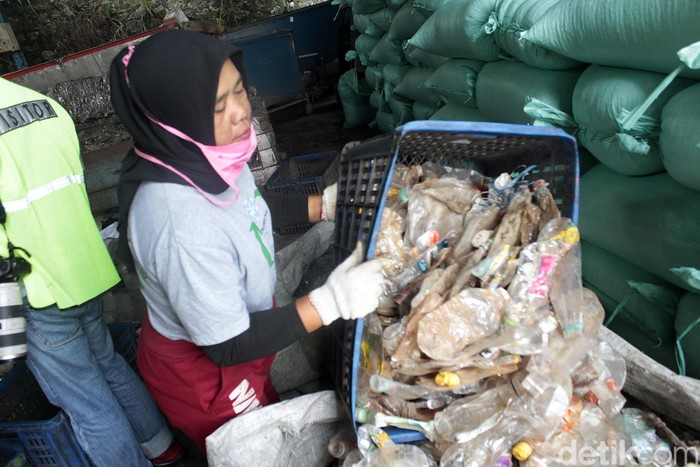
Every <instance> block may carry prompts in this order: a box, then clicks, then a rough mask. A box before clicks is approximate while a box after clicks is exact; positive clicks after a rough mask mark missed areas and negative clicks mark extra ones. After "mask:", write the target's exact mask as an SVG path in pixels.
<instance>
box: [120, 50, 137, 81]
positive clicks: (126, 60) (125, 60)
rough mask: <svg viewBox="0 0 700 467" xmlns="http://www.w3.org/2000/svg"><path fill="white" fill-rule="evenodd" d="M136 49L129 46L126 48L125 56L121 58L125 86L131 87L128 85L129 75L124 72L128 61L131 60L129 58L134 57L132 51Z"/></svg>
mask: <svg viewBox="0 0 700 467" xmlns="http://www.w3.org/2000/svg"><path fill="white" fill-rule="evenodd" d="M135 49H136V47H134V46H133V45H130V46H129V47H127V50H128V52H127V53H126V55H124V56H123V57H122V63H123V64H124V79H125V80H126V85H127V86H129V87H131V84H129V74H128V73H127V72H126V68H127V66H128V65H129V61H130V60H131V56H132V55H134V50H135Z"/></svg>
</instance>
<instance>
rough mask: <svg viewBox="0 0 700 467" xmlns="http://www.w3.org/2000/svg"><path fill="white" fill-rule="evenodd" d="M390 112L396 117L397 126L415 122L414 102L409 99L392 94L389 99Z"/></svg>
mask: <svg viewBox="0 0 700 467" xmlns="http://www.w3.org/2000/svg"><path fill="white" fill-rule="evenodd" d="M387 102H388V104H389V110H390V111H391V114H392V115H393V116H394V119H395V121H396V125H401V124H402V123H406V122H410V121H411V120H413V100H412V99H408V98H406V97H404V96H402V95H400V94H396V93H394V94H392V95H390V96H389V98H388V99H387Z"/></svg>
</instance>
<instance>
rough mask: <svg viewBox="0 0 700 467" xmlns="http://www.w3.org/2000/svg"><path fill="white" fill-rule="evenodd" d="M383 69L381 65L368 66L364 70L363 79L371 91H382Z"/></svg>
mask: <svg viewBox="0 0 700 467" xmlns="http://www.w3.org/2000/svg"><path fill="white" fill-rule="evenodd" d="M383 69H384V65H382V64H376V65H370V66H368V67H366V68H365V79H366V80H367V84H369V86H370V87H371V88H372V89H382V86H384V76H382V70H383Z"/></svg>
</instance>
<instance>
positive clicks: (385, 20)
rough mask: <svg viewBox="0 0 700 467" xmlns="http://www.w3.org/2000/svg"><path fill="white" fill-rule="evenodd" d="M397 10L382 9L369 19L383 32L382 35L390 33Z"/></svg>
mask: <svg viewBox="0 0 700 467" xmlns="http://www.w3.org/2000/svg"><path fill="white" fill-rule="evenodd" d="M394 15H396V10H394V9H391V8H382V9H381V10H378V11H375V12H374V13H372V14H371V15H369V19H370V20H371V21H372V22H373V23H374V24H376V25H377V27H378V28H379V29H381V30H382V34H383V33H385V32H388V31H389V28H390V27H391V23H392V22H393V21H394Z"/></svg>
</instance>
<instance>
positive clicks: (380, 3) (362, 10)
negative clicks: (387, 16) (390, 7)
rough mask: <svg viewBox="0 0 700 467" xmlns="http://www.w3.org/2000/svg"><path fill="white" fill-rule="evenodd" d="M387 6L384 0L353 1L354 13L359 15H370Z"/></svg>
mask: <svg viewBox="0 0 700 467" xmlns="http://www.w3.org/2000/svg"><path fill="white" fill-rule="evenodd" d="M385 6H386V4H385V3H384V0H352V12H353V13H354V14H358V15H368V14H370V13H374V12H375V11H377V10H380V9H382V8H384V7H385Z"/></svg>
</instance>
